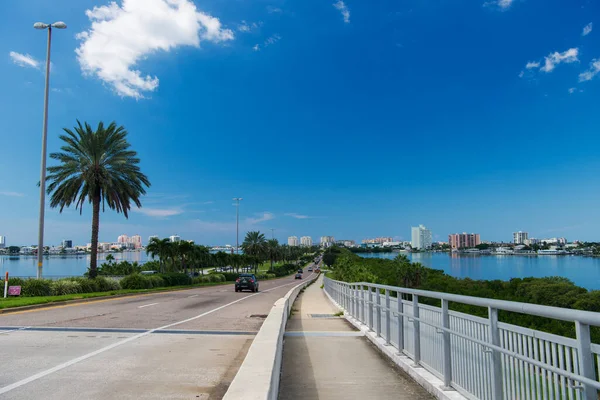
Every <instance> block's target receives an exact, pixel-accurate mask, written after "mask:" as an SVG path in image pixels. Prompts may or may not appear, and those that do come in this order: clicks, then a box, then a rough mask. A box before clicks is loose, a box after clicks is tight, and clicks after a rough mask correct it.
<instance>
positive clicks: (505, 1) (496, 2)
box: [483, 0, 514, 11]
mask: <svg viewBox="0 0 600 400" xmlns="http://www.w3.org/2000/svg"><path fill="white" fill-rule="evenodd" d="M513 2H514V0H493V1H487V2H485V3H483V6H484V7H498V8H499V9H500V10H502V11H505V10H508V9H509V8H510V6H511V5H512V3H513Z"/></svg>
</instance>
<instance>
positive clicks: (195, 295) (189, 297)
mask: <svg viewBox="0 0 600 400" xmlns="http://www.w3.org/2000/svg"><path fill="white" fill-rule="evenodd" d="M192 297H198V295H197V294H193V295H191V296H188V297H187V298H188V299H191V298H192Z"/></svg>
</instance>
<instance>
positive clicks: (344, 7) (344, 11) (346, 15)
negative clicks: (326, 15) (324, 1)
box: [333, 0, 350, 24]
mask: <svg viewBox="0 0 600 400" xmlns="http://www.w3.org/2000/svg"><path fill="white" fill-rule="evenodd" d="M333 6H334V7H335V8H336V10H338V11H339V12H341V13H342V17H344V22H345V23H347V24H349V23H350V10H348V6H347V5H346V3H344V2H343V1H342V0H338V1H337V2H336V3H333Z"/></svg>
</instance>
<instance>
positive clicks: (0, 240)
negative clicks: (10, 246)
mask: <svg viewBox="0 0 600 400" xmlns="http://www.w3.org/2000/svg"><path fill="white" fill-rule="evenodd" d="M5 247H6V236H0V249H3V248H5Z"/></svg>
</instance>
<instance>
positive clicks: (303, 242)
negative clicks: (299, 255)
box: [300, 236, 312, 247]
mask: <svg viewBox="0 0 600 400" xmlns="http://www.w3.org/2000/svg"><path fill="white" fill-rule="evenodd" d="M300 244H301V245H302V246H306V247H310V246H312V238H311V237H310V236H302V237H301V238H300Z"/></svg>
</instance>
